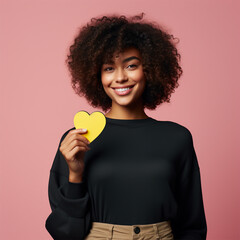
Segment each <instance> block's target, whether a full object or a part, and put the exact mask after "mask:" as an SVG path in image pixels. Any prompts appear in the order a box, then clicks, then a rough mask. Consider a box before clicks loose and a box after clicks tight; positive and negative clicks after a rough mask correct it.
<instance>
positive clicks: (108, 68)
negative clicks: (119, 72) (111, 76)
mask: <svg viewBox="0 0 240 240" xmlns="http://www.w3.org/2000/svg"><path fill="white" fill-rule="evenodd" d="M109 70H110V71H111V70H112V67H107V68H105V69H104V71H106V72H108V71H109Z"/></svg>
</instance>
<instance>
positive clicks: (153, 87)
mask: <svg viewBox="0 0 240 240" xmlns="http://www.w3.org/2000/svg"><path fill="white" fill-rule="evenodd" d="M143 14H144V13H141V14H140V15H135V16H133V17H131V18H127V17H126V16H124V15H121V16H118V15H111V16H103V17H101V18H92V19H91V21H90V22H89V23H87V24H86V25H84V26H83V27H81V28H80V31H79V32H78V34H77V36H76V37H75V39H74V42H73V44H72V45H71V46H70V48H69V50H70V51H69V54H68V55H67V59H66V64H67V67H68V69H69V71H70V74H71V85H72V88H73V89H74V91H75V93H76V94H78V95H79V96H84V97H85V98H86V99H87V101H88V103H89V104H90V105H92V106H93V107H100V108H101V109H102V110H103V111H107V110H109V109H110V108H111V107H112V99H111V98H110V97H109V96H108V95H107V94H106V93H105V90H104V88H103V86H102V82H101V67H102V65H103V63H109V62H111V60H112V58H113V54H115V53H119V52H122V51H124V49H126V48H128V47H135V48H136V49H138V50H139V52H140V54H141V56H142V64H143V72H144V76H145V78H146V86H145V89H144V92H143V95H142V98H143V107H144V108H148V109H155V108H156V106H157V105H159V104H161V103H163V102H170V96H171V93H173V92H174V89H175V88H177V87H178V86H179V84H178V79H179V78H180V76H181V74H182V72H183V71H182V68H181V67H180V66H179V61H180V60H181V56H180V54H179V53H178V51H177V49H176V47H175V43H174V41H173V40H174V39H175V38H174V37H173V35H170V34H168V33H167V32H166V31H164V30H163V28H162V27H160V26H159V25H158V24H156V23H153V22H147V21H143V20H142V19H143Z"/></svg>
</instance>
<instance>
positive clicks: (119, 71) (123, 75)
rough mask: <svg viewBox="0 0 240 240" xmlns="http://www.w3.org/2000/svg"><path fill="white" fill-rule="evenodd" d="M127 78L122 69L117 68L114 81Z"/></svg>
mask: <svg viewBox="0 0 240 240" xmlns="http://www.w3.org/2000/svg"><path fill="white" fill-rule="evenodd" d="M124 80H127V75H126V73H125V72H124V71H123V70H122V69H118V70H117V76H116V81H124Z"/></svg>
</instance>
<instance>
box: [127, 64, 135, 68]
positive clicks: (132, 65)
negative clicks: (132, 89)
mask: <svg viewBox="0 0 240 240" xmlns="http://www.w3.org/2000/svg"><path fill="white" fill-rule="evenodd" d="M128 67H130V68H135V67H137V65H135V64H131V65H128Z"/></svg>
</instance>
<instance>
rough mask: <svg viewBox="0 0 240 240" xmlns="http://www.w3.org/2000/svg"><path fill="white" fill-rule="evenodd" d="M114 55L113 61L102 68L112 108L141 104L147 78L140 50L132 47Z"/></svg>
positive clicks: (103, 82)
mask: <svg viewBox="0 0 240 240" xmlns="http://www.w3.org/2000/svg"><path fill="white" fill-rule="evenodd" d="M113 56H114V59H113V62H112V63H108V64H107V63H106V64H103V65H102V68H101V80H102V84H103V88H104V90H105V92H106V94H107V95H108V96H109V97H110V98H111V99H112V108H116V107H131V108H132V107H134V106H139V105H141V101H142V98H141V96H142V93H143V91H144V88H145V84H146V80H145V77H144V73H143V66H142V58H141V55H140V52H139V51H138V50H137V49H136V48H133V47H131V48H128V49H125V51H124V52H122V53H120V54H118V55H116V54H114V55H113Z"/></svg>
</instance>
